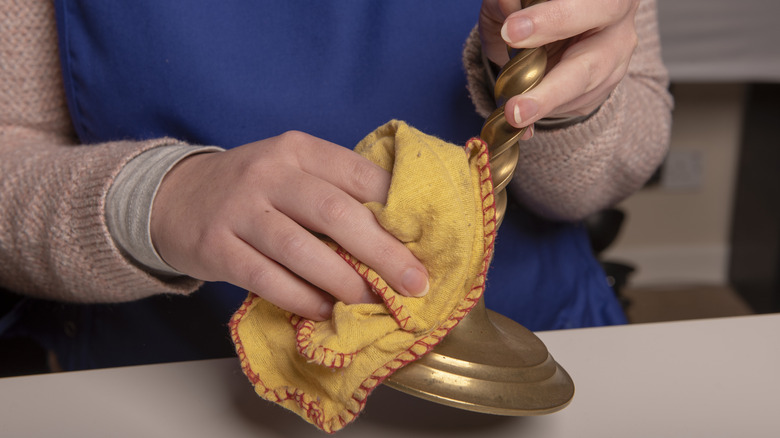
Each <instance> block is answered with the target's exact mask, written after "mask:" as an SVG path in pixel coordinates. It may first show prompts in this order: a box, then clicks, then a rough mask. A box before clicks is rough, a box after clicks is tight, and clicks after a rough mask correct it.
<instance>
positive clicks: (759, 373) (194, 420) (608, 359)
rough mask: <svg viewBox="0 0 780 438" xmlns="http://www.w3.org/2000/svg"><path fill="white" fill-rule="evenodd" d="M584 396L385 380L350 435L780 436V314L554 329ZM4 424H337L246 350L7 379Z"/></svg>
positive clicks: (116, 431) (104, 432)
mask: <svg viewBox="0 0 780 438" xmlns="http://www.w3.org/2000/svg"><path fill="white" fill-rule="evenodd" d="M538 335H539V337H540V338H541V339H542V340H543V341H544V343H545V344H546V345H547V347H548V349H549V350H550V351H551V352H552V354H553V356H554V357H555V358H556V360H557V361H558V362H559V363H561V364H562V365H563V367H564V368H565V369H566V370H567V371H568V372H569V373H570V374H571V376H572V378H573V379H574V383H575V386H576V394H575V396H574V400H573V401H572V403H571V405H569V406H568V407H567V408H565V409H564V410H563V411H560V412H558V413H555V414H552V415H547V416H541V417H497V416H490V415H484V414H476V413H471V412H466V411H461V410H457V409H453V408H448V407H445V406H440V405H437V404H433V403H430V402H426V401H423V400H419V399H416V398H413V397H410V396H407V395H405V394H401V393H399V392H396V391H394V390H392V389H389V388H386V387H380V388H378V389H377V390H376V391H375V392H374V394H372V395H371V397H369V400H368V403H367V405H366V410H365V411H364V413H363V415H362V416H361V417H360V418H358V420H357V421H356V422H355V423H353V424H351V425H350V426H348V427H347V428H346V429H344V430H342V431H341V432H338V433H337V434H336V435H337V436H340V437H366V436H371V437H372V438H382V437H397V436H404V437H408V438H414V437H472V436H473V437H484V438H489V437H514V436H522V437H527V438H534V437H550V438H552V437H566V438H570V437H599V438H604V437H621V438H625V437H653V438H657V437H686V438H688V437H706V438H717V437H729V438H733V437H751V438H753V437H773V438H776V437H780V403H778V398H779V397H780V339H778V337H780V315H761V316H749V317H735V318H723V319H709V320H698V321H687V322H673V323H656V324H640V325H629V326H622V327H602V328H593V329H581V330H566V331H554V332H542V333H539V334H538ZM0 436H3V437H53V436H56V437H71V436H73V437H80V438H90V437H101V438H102V437H166V438H168V437H306V436H326V434H325V433H323V432H320V431H318V430H317V429H315V428H314V427H313V426H310V425H309V424H308V423H305V422H304V421H303V420H301V419H299V418H298V417H297V416H295V415H293V414H290V413H289V412H287V411H286V410H284V409H282V408H279V407H277V406H275V405H272V404H270V403H267V402H265V401H263V400H261V399H260V398H259V397H257V396H256V395H255V394H254V391H253V389H252V387H251V386H250V385H249V383H248V381H247V380H246V379H245V377H244V376H243V374H242V373H241V371H240V369H239V366H238V362H237V361H236V360H235V359H218V360H208V361H197V362H183V363H172V364H162V365H149V366H140V367H128V368H114V369H106V370H96V371H84V372H72V373H59V374H49V375H39V376H28V377H14V378H5V379H0Z"/></svg>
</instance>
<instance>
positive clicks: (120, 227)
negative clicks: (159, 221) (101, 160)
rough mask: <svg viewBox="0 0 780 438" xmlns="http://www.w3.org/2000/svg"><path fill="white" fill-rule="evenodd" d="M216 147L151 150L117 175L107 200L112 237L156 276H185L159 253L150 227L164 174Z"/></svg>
mask: <svg viewBox="0 0 780 438" xmlns="http://www.w3.org/2000/svg"><path fill="white" fill-rule="evenodd" d="M222 150H223V149H221V148H218V147H213V146H203V147H196V146H190V145H185V144H178V145H170V146H162V147H157V148H154V149H150V150H148V151H146V152H143V153H141V154H140V155H138V156H137V157H135V158H133V159H132V160H130V161H129V162H128V163H127V164H126V165H125V167H123V168H122V170H121V171H120V172H119V174H118V175H117V177H116V179H115V180H114V183H113V185H112V186H111V188H110V189H109V191H108V196H107V199H106V222H107V224H108V231H109V233H110V234H111V237H112V238H113V239H114V241H115V242H116V244H117V246H119V248H120V249H121V250H122V251H123V252H124V253H125V255H126V256H128V257H129V258H130V259H131V260H133V261H135V262H136V263H137V264H140V265H141V266H143V267H144V268H146V269H147V270H149V271H150V272H152V273H154V274H157V275H169V276H177V275H184V274H182V273H181V272H179V271H177V270H175V269H173V268H172V267H171V266H170V265H168V264H167V263H165V261H164V260H163V259H162V257H160V255H159V254H158V253H157V250H156V249H155V248H154V244H153V243H152V237H151V233H150V230H149V226H150V221H151V216H152V203H153V202H154V197H155V195H156V194H157V190H158V189H159V187H160V183H161V182H162V180H163V178H164V177H165V175H166V174H167V173H168V171H169V170H170V169H171V168H173V166H175V165H176V163H178V162H179V161H181V160H183V159H184V158H187V157H189V156H191V155H194V154H200V153H204V152H218V151H222Z"/></svg>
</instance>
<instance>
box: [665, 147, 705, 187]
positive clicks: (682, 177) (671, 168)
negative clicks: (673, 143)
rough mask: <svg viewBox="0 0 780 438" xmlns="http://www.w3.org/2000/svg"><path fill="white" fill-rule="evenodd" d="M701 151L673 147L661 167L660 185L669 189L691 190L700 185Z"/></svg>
mask: <svg viewBox="0 0 780 438" xmlns="http://www.w3.org/2000/svg"><path fill="white" fill-rule="evenodd" d="M703 161H704V160H703V155H702V151H699V150H696V149H685V148H673V149H670V150H669V154H668V155H667V157H666V161H664V164H663V167H662V169H661V186H662V187H663V188H665V189H670V190H692V189H698V188H700V187H701V185H702V178H703V174H704V163H703Z"/></svg>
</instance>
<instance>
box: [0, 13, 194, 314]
mask: <svg viewBox="0 0 780 438" xmlns="http://www.w3.org/2000/svg"><path fill="white" fill-rule="evenodd" d="M0 29H2V32H0V56H1V57H2V63H1V65H0V212H2V213H0V287H3V288H5V289H9V290H12V291H15V292H17V293H20V294H24V295H30V296H35V297H42V298H49V299H55V300H64V301H74V302H110V301H128V300H133V299H138V298H142V297H146V296H149V295H153V294H161V293H173V294H186V293H189V292H191V291H193V290H195V289H196V288H197V287H198V286H199V284H200V283H199V282H198V281H196V280H194V279H191V278H188V277H175V278H164V277H157V276H154V275H152V274H150V273H149V272H147V270H145V269H142V268H140V267H139V266H137V265H136V264H134V263H131V262H130V261H129V260H128V259H127V258H125V257H124V256H123V254H122V252H121V251H120V250H119V248H118V247H117V246H116V244H115V243H114V241H113V239H112V238H111V235H110V234H109V231H108V228H107V226H106V219H105V216H106V215H105V209H106V206H105V202H106V195H107V192H108V190H109V188H110V187H111V185H112V183H113V181H114V179H115V178H116V176H117V175H118V174H119V172H120V171H121V169H122V168H123V166H124V165H125V164H126V163H128V162H129V161H130V160H132V159H133V158H134V157H136V156H137V155H139V154H141V153H142V152H144V151H147V150H150V149H152V148H156V147H160V146H165V145H171V144H176V143H179V142H177V141H175V140H172V139H166V138H162V139H155V140H148V141H143V142H133V141H118V142H111V143H105V144H95V145H80V144H78V142H77V141H76V139H75V135H74V133H73V130H72V127H71V124H70V119H69V116H68V111H67V106H66V103H65V96H64V91H63V85H62V78H61V75H60V67H59V61H58V60H59V58H58V56H57V37H56V30H55V20H54V11H53V3H52V2H50V1H31V2H3V4H2V5H1V6H0Z"/></svg>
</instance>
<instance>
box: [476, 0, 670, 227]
mask: <svg viewBox="0 0 780 438" xmlns="http://www.w3.org/2000/svg"><path fill="white" fill-rule="evenodd" d="M636 30H637V35H638V39H639V44H638V46H637V48H636V50H635V52H634V55H633V57H632V58H631V61H630V64H629V69H628V72H627V74H626V76H625V77H624V78H623V80H622V81H621V82H620V84H618V86H617V88H616V89H615V90H614V91H613V92H612V94H611V95H610V97H609V98H608V99H607V101H606V102H604V104H603V105H602V106H601V107H600V108H599V110H598V111H597V112H595V113H594V114H592V115H591V116H590V117H588V118H587V119H586V120H584V121H581V122H580V123H575V124H572V125H569V126H566V127H564V128H560V129H544V127H543V126H542V125H541V124H540V126H539V127H538V129H537V130H536V133H535V135H534V137H533V138H532V139H530V140H528V141H524V142H521V144H520V157H519V160H518V164H517V168H516V170H515V173H514V176H513V178H512V181H511V182H510V185H509V192H510V194H511V195H512V196H514V197H515V198H516V199H517V200H518V201H520V202H521V203H523V204H524V205H526V206H527V207H528V208H530V209H531V210H533V211H534V212H535V213H536V214H538V215H540V216H543V217H546V218H549V219H553V220H564V221H565V220H569V221H572V220H579V219H582V218H584V217H586V216H588V215H589V214H591V213H593V212H596V211H598V210H601V209H603V208H606V207H609V206H611V205H614V204H616V203H618V202H620V201H621V200H623V199H624V198H626V197H627V196H629V195H630V194H632V193H634V192H635V191H636V190H638V189H639V188H641V187H642V185H643V184H644V183H645V182H646V181H647V179H649V178H650V176H651V175H652V174H653V172H654V171H655V169H656V168H657V167H658V166H659V165H660V163H661V161H662V160H663V158H664V157H665V155H666V152H667V149H668V146H669V135H670V130H671V108H672V98H671V96H670V94H669V92H668V74H667V71H666V69H665V67H664V65H663V63H662V60H661V52H660V38H659V35H658V24H657V16H656V2H655V0H642V1H641V2H640V6H639V9H638V10H637V14H636ZM475 39H477V42H476V43H475V42H474V40H475ZM464 65H465V67H466V71H467V78H468V81H469V89H470V92H471V96H472V100H473V102H474V104H475V106H476V108H477V111H478V112H479V113H480V114H482V115H483V116H484V115H485V114H489V112H490V111H492V109H493V103H492V99H491V98H490V97H489V96H490V93H491V92H490V88H491V83H490V77H489V76H488V75H486V74H485V73H482V72H483V71H484V70H485V69H484V67H482V66H483V65H484V63H483V60H482V54H481V50H480V45H479V43H478V35H477V34H476V32H474V33H472V36H471V37H470V39H469V42H467V44H466V49H465V50H464Z"/></svg>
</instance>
